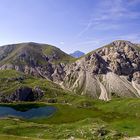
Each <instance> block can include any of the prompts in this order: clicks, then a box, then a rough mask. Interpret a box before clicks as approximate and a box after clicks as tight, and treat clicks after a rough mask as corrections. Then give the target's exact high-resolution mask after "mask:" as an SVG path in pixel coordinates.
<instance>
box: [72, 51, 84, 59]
mask: <svg viewBox="0 0 140 140" xmlns="http://www.w3.org/2000/svg"><path fill="white" fill-rule="evenodd" d="M70 55H71V56H72V57H75V58H79V57H81V56H83V55H85V53H83V52H81V51H75V52H73V53H71V54H70Z"/></svg>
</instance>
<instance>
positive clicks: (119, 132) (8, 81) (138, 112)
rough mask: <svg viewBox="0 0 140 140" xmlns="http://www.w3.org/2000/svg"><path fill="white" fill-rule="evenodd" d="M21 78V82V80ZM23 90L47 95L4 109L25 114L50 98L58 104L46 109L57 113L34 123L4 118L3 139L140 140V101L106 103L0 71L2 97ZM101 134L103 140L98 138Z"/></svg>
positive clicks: (39, 81) (20, 74) (120, 100)
mask: <svg viewBox="0 0 140 140" xmlns="http://www.w3.org/2000/svg"><path fill="white" fill-rule="evenodd" d="M20 78H22V80H19V79H20ZM22 86H28V87H31V88H34V87H36V86H39V87H40V88H41V89H42V90H43V91H45V96H44V97H43V99H42V102H34V103H20V104H19V103H12V104H1V105H6V106H11V107H13V108H14V109H16V110H19V111H23V110H24V111H26V110H28V109H30V108H32V107H40V106H44V105H46V103H47V101H48V99H50V98H51V99H56V100H57V103H56V104H47V105H52V106H55V107H56V108H57V111H56V113H55V114H54V115H53V116H51V117H49V118H38V119H32V120H24V119H21V120H19V119H16V118H3V119H2V118H1V120H0V135H6V136H7V135H14V136H21V139H24V138H23V137H25V136H26V137H31V138H42V139H47V138H48V139H68V138H70V137H75V138H79V139H98V138H99V137H100V138H101V139H109V140H110V139H112V140H115V139H116V140H117V139H118V138H121V137H123V135H126V136H140V99H135V98H133V99H119V98H116V99H113V100H111V101H108V102H104V101H100V100H94V99H92V98H89V97H85V96H81V95H76V94H73V93H71V92H69V91H65V90H63V89H62V88H61V87H60V86H58V85H57V84H54V83H52V82H50V81H47V80H45V79H41V78H35V77H32V76H29V75H28V76H27V75H24V74H23V73H20V72H16V71H13V70H4V71H0V93H3V94H5V95H6V94H11V93H12V92H13V91H15V90H16V89H17V88H19V87H22ZM102 133H103V134H102ZM104 133H105V134H104ZM101 134H102V135H103V136H99V135H101ZM6 136H5V139H6ZM0 137H1V136H0ZM9 137H10V136H9ZM18 138H19V137H18ZM18 138H17V139H18ZM11 139H12V138H11Z"/></svg>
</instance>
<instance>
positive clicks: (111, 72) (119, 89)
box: [63, 41, 140, 100]
mask: <svg viewBox="0 0 140 140" xmlns="http://www.w3.org/2000/svg"><path fill="white" fill-rule="evenodd" d="M65 73H66V75H65V78H64V80H63V86H64V87H65V88H68V89H71V90H72V91H74V92H76V93H78V94H84V95H89V96H92V97H94V98H99V99H103V100H109V99H111V98H112V97H113V96H115V97H140V53H139V47H138V45H135V44H132V43H131V42H129V41H114V42H112V43H111V44H109V45H106V46H104V47H102V48H100V49H98V50H95V51H93V52H91V53H89V54H87V55H86V56H85V57H83V58H81V59H79V60H77V61H76V62H74V63H72V64H70V65H67V66H66V67H65Z"/></svg>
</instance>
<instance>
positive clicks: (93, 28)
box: [0, 0, 140, 53]
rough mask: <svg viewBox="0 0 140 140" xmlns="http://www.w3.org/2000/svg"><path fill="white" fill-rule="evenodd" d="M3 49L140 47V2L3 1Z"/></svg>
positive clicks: (0, 40) (0, 22) (0, 41)
mask: <svg viewBox="0 0 140 140" xmlns="http://www.w3.org/2000/svg"><path fill="white" fill-rule="evenodd" d="M0 19H1V20H0V45H5V44H11V43H19V42H30V41H32V42H40V43H48V44H52V45H55V46H57V47H59V48H60V49H62V50H63V51H65V52H67V53H71V52H73V51H75V50H81V51H84V52H89V51H91V50H94V49H96V48H98V47H101V46H102V45H104V44H107V43H110V42H112V41H113V40H118V39H123V40H130V41H132V42H136V43H140V0H0Z"/></svg>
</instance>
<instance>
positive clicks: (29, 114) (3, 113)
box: [0, 106, 56, 119]
mask: <svg viewBox="0 0 140 140" xmlns="http://www.w3.org/2000/svg"><path fill="white" fill-rule="evenodd" d="M55 111H56V108H55V107H53V106H43V107H38V108H30V109H29V110H25V111H20V110H16V109H14V108H12V107H7V106H0V117H11V116H12V117H19V118H24V119H35V118H41V117H48V116H50V115H52V114H53V113H54V112H55Z"/></svg>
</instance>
